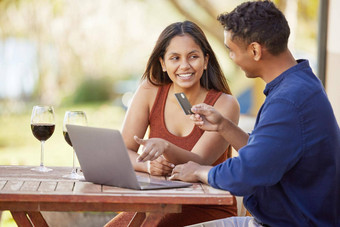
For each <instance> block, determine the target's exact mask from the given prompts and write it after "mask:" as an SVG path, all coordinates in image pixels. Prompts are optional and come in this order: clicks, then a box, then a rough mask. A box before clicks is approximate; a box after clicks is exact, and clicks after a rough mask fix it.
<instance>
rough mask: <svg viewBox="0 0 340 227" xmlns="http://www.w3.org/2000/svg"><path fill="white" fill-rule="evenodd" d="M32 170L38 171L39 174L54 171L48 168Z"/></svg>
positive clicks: (42, 167) (38, 167)
mask: <svg viewBox="0 0 340 227" xmlns="http://www.w3.org/2000/svg"><path fill="white" fill-rule="evenodd" d="M31 170H33V171H37V172H42V173H47V172H50V171H52V169H50V168H47V167H46V166H37V167H34V168H32V169H31Z"/></svg>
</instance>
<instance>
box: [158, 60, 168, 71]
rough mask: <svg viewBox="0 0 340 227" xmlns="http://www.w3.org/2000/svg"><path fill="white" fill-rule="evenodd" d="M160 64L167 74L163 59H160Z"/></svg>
mask: <svg viewBox="0 0 340 227" xmlns="http://www.w3.org/2000/svg"><path fill="white" fill-rule="evenodd" d="M159 62H160V63H161V66H162V71H163V72H166V67H165V64H164V61H163V58H161V57H160V58H159Z"/></svg>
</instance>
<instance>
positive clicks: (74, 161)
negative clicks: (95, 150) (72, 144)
mask: <svg viewBox="0 0 340 227" xmlns="http://www.w3.org/2000/svg"><path fill="white" fill-rule="evenodd" d="M75 156H76V152H75V151H74V150H73V168H72V173H76V168H75V166H76V164H75V163H76V158H75Z"/></svg>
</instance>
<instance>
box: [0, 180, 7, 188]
mask: <svg viewBox="0 0 340 227" xmlns="http://www.w3.org/2000/svg"><path fill="white" fill-rule="evenodd" d="M6 183H7V180H0V191H1V190H2V188H3V187H4V186H5V184H6Z"/></svg>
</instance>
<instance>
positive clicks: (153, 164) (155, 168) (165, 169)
mask: <svg viewBox="0 0 340 227" xmlns="http://www.w3.org/2000/svg"><path fill="white" fill-rule="evenodd" d="M146 163H147V166H148V173H150V174H151V175H153V176H170V174H171V172H172V170H173V168H174V167H175V165H174V164H172V163H170V162H168V161H167V160H166V159H165V158H164V157H163V156H160V157H158V158H157V159H156V160H154V161H147V162H146Z"/></svg>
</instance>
